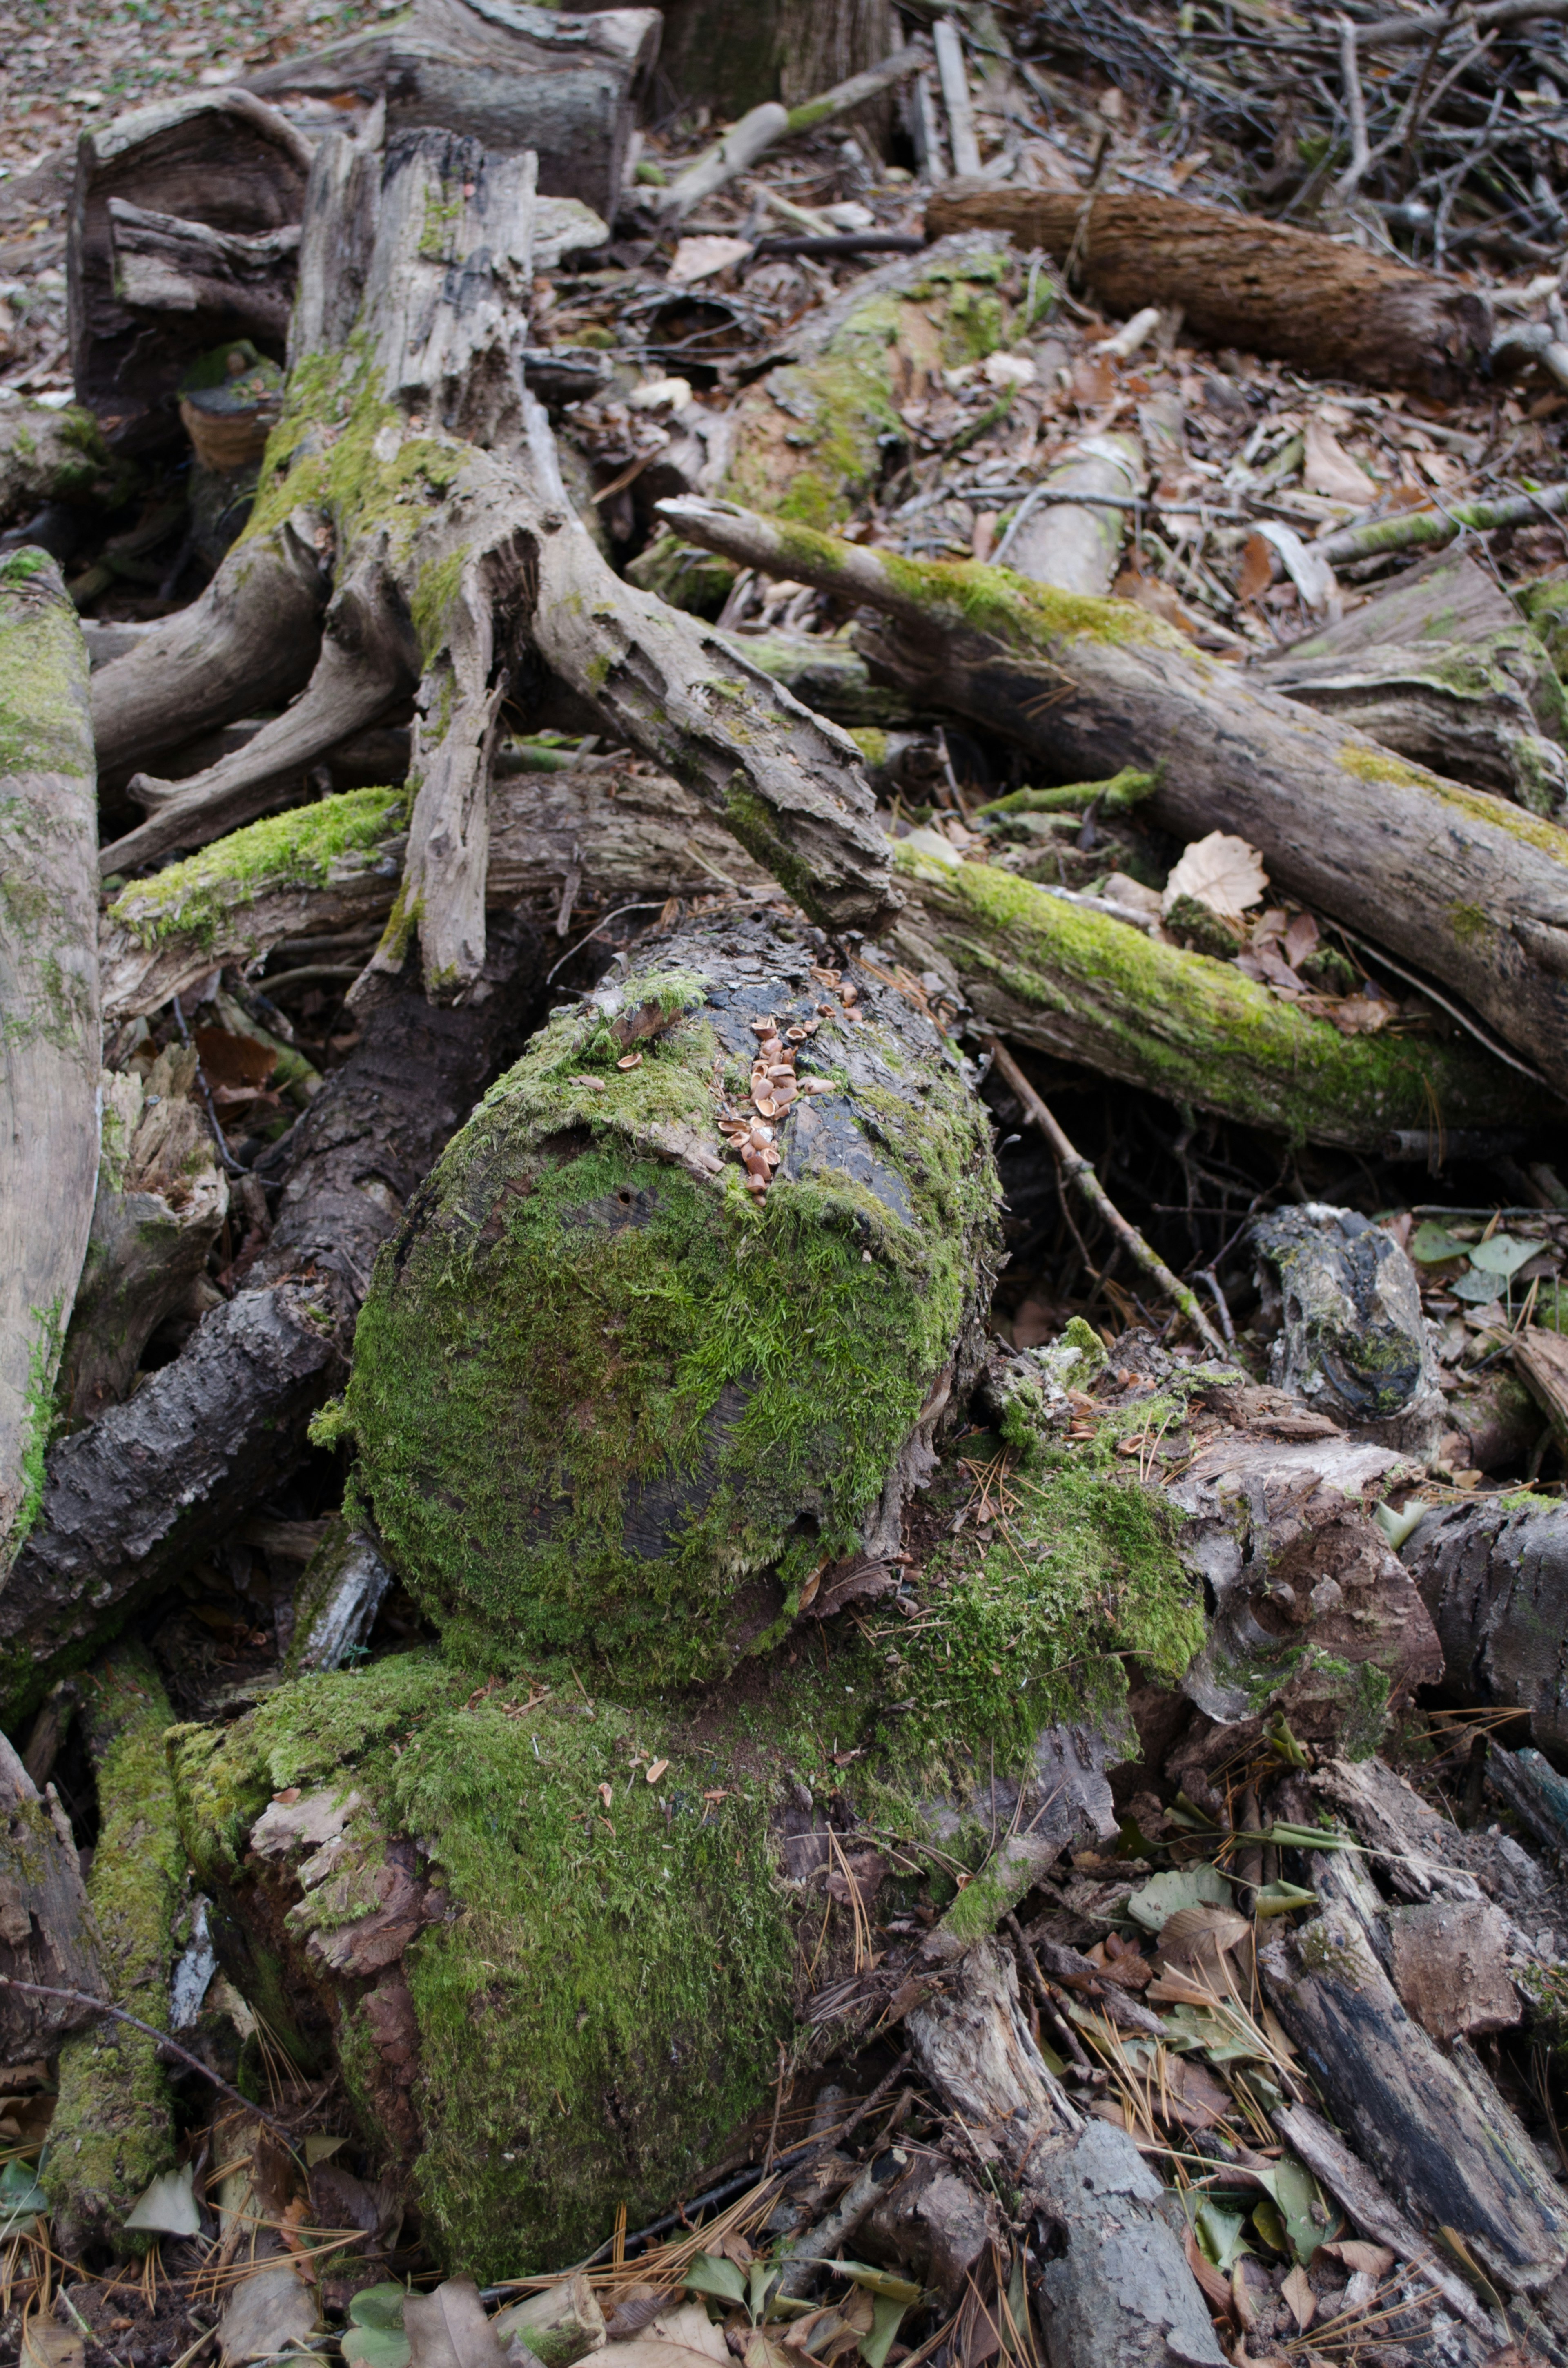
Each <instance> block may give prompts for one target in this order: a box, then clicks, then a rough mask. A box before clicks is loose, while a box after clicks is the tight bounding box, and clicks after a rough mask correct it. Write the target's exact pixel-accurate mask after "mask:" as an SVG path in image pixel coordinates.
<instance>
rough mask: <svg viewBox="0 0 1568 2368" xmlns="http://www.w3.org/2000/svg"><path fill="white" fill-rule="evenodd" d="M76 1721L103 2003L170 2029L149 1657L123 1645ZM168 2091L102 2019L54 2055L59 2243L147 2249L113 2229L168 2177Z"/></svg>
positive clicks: (167, 1789) (169, 1717)
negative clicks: (93, 1790) (91, 1837)
mask: <svg viewBox="0 0 1568 2368" xmlns="http://www.w3.org/2000/svg"><path fill="white" fill-rule="evenodd" d="M78 1715H79V1716H80V1717H81V1719H82V1721H83V1723H84V1725H85V1730H86V1736H87V1745H88V1748H89V1750H90V1752H91V1754H92V1759H93V1770H94V1774H95V1777H96V1778H97V1793H98V1812H99V1826H98V1839H97V1848H96V1850H94V1852H93V1865H92V1872H91V1873H90V1874H89V1875H88V1877H87V1897H88V1900H89V1901H90V1903H91V1906H92V1909H93V1914H94V1916H95V1918H97V1926H98V1930H99V1933H100V1935H101V1936H102V1945H101V1960H102V1964H103V1971H104V1976H105V1980H106V1982H107V1984H108V1996H109V1997H110V1998H112V2000H113V2002H114V2004H115V2005H116V2006H119V2007H123V2008H124V2009H125V2011H126V2012H127V2013H128V2014H133V2015H136V2016H138V2017H139V2018H140V2019H141V2021H143V2022H150V2023H152V2024H153V2028H154V2029H155V2030H160V2031H161V2030H164V2029H165V2028H166V2026H167V2017H168V2011H169V1977H170V1974H171V1971H172V1968H173V1964H174V1959H175V1954H176V1946H175V1935H174V1926H175V1915H176V1908H177V1907H178V1905H179V1900H180V1894H181V1890H182V1887H183V1885H184V1883H185V1878H186V1855H185V1849H184V1846H183V1844H182V1842H181V1840H180V1835H179V1827H178V1824H177V1822H176V1816H175V1804H174V1788H173V1785H172V1782H171V1781H170V1777H169V1770H168V1765H167V1761H166V1759H165V1754H164V1736H165V1732H166V1731H167V1729H168V1727H169V1726H170V1725H172V1723H173V1713H172V1712H171V1711H170V1709H169V1705H168V1699H167V1697H166V1695H165V1692H164V1689H163V1683H162V1681H161V1679H159V1677H158V1675H157V1672H156V1671H155V1669H154V1668H153V1664H152V1662H151V1660H150V1659H149V1658H148V1656H147V1655H146V1653H145V1652H144V1651H142V1649H141V1647H140V1646H135V1645H133V1646H130V1647H128V1648H126V1649H124V1650H122V1651H119V1652H117V1653H115V1654H113V1655H112V1656H110V1657H109V1658H108V1660H106V1661H103V1662H101V1663H100V1664H99V1665H98V1667H97V1668H95V1669H94V1670H93V1671H92V1672H91V1673H90V1675H88V1676H87V1677H85V1679H83V1680H82V1686H81V1705H80V1710H79V1713H78ZM174 2158H175V2150H174V2130H173V2126H172V2123H171V2120H170V2099H169V2089H168V2080H167V2078H166V2076H165V2072H164V2068H163V2066H162V2065H161V2064H160V2063H159V2061H158V2043H157V2041H156V2040H155V2039H153V2038H150V2037H149V2036H148V2034H147V2033H146V2032H142V2031H136V2030H133V2029H132V2028H131V2026H130V2025H129V2024H127V2023H123V2022H119V2021H113V2020H112V2019H110V2018H105V2019H104V2020H103V2021H101V2022H100V2023H99V2024H98V2025H97V2028H96V2029H95V2030H92V2031H86V2032H81V2033H80V2034H79V2035H78V2036H77V2037H75V2038H74V2039H70V2040H67V2042H66V2043H65V2045H64V2046H63V2047H62V2049H61V2052H60V2101H59V2103H58V2104H57V2105H56V2107H55V2109H54V2120H53V2122H52V2123H51V2130H50V2147H49V2154H48V2158H47V2162H46V2164H45V2168H44V2171H43V2180H44V2185H45V2187H46V2189H47V2191H48V2193H49V2198H50V2202H51V2205H52V2207H53V2210H54V2215H55V2219H54V2231H55V2242H56V2244H57V2245H58V2246H59V2247H60V2248H61V2249H62V2251H63V2252H64V2254H65V2255H66V2258H67V2259H68V2260H81V2258H82V2253H83V2248H84V2247H85V2246H89V2245H91V2246H99V2245H108V2246H111V2247H112V2248H113V2249H114V2250H115V2252H116V2253H119V2254H123V2252H125V2251H126V2250H127V2249H129V2250H131V2251H139V2250H145V2248H146V2245H147V2242H148V2240H147V2238H146V2237H136V2236H134V2235H127V2234H126V2232H125V2231H124V2229H123V2227H122V2226H121V2224H122V2222H123V2221H124V2218H125V2215H126V2214H127V2213H128V2212H129V2211H130V2209H131V2205H132V2204H133V2203H135V2201H136V2199H137V2197H138V2196H139V2195H140V2194H141V2192H142V2189H143V2188H144V2187H145V2186H146V2185H147V2183H148V2181H149V2180H153V2179H155V2178H156V2177H157V2176H158V2173H159V2172H160V2171H163V2170H168V2169H171V2168H172V2167H173V2164H174Z"/></svg>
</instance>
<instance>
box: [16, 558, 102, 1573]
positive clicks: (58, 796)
mask: <svg viewBox="0 0 1568 2368" xmlns="http://www.w3.org/2000/svg"><path fill="white" fill-rule="evenodd" d="M96 789H97V776H96V773H95V770H94V763H93V740H92V732H91V728H90V726H89V723H88V718H87V654H86V651H85V647H84V646H83V642H82V631H81V627H80V626H79V625H78V624H77V622H76V612H75V610H74V609H73V607H72V606H71V603H70V601H69V599H68V598H66V594H65V588H64V586H63V585H62V583H61V580H60V572H59V570H58V568H57V567H56V566H55V564H54V562H53V561H52V560H51V559H50V558H49V557H48V556H47V555H46V554H45V553H44V552H41V551H35V550H32V549H26V550H22V551H18V552H15V553H14V554H13V555H12V556H11V557H10V558H8V559H4V560H0V1127H3V1131H4V1139H5V1144H6V1164H5V1169H4V1174H3V1177H0V1583H3V1581H4V1576H5V1573H6V1571H7V1570H8V1569H9V1567H10V1565H11V1564H12V1562H13V1560H14V1558H15V1556H16V1554H17V1549H18V1548H19V1546H20V1545H21V1543H22V1541H23V1539H24V1538H25V1537H26V1535H27V1533H28V1529H29V1528H30V1526H31V1524H32V1521H33V1519H34V1516H35V1515H36V1513H37V1511H38V1507H39V1499H40V1494H41V1491H42V1486H43V1455H44V1449H45V1447H46V1446H47V1444H48V1441H49V1433H50V1427H51V1420H52V1407H53V1395H52V1393H53V1388H54V1375H55V1369H56V1366H57V1364H58V1362H59V1359H60V1346H61V1342H62V1339H63V1338H64V1333H65V1324H66V1319H67V1318H68V1316H69V1315H70V1313H71V1302H72V1299H73V1296H74V1292H75V1289H76V1279H77V1277H78V1275H79V1274H80V1272H81V1269H82V1255H83V1252H84V1251H85V1248H86V1244H87V1229H88V1227H89V1226H90V1224H92V1219H93V1192H94V1186H95V1182H96V1178H97V1162H98V1114H97V1087H98V1049H99V1048H98V946H97V897H96V894H95V885H96V882H95V874H96V871H97V800H96V795H95V792H96Z"/></svg>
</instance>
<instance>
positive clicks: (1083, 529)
mask: <svg viewBox="0 0 1568 2368" xmlns="http://www.w3.org/2000/svg"><path fill="white" fill-rule="evenodd" d="M1146 474H1147V470H1146V466H1145V462H1144V458H1143V448H1142V444H1140V442H1139V440H1138V438H1137V437H1136V436H1128V435H1118V434H1114V433H1112V434H1107V435H1104V436H1085V437H1082V438H1080V439H1079V441H1078V442H1077V443H1076V444H1075V445H1074V446H1072V447H1070V448H1069V450H1068V451H1067V452H1066V453H1065V454H1064V455H1063V457H1062V459H1061V460H1060V461H1057V463H1056V464H1055V466H1054V467H1053V468H1051V469H1049V470H1048V471H1047V472H1046V473H1045V475H1044V477H1042V478H1041V480H1040V484H1041V487H1042V488H1043V490H1044V492H1046V493H1048V494H1049V495H1050V496H1051V499H1050V500H1049V501H1047V500H1041V501H1040V502H1038V503H1036V502H1031V499H1030V497H1029V495H1025V497H1024V500H1023V502H1022V503H1021V504H1020V505H1019V507H1018V511H1017V516H1016V517H1015V518H1014V520H1013V523H1012V525H1011V526H1010V527H1009V528H1008V529H1007V532H1006V536H1005V537H1004V538H1003V541H1002V542H1001V544H1000V545H999V546H998V549H997V552H996V558H997V561H998V563H1000V562H1002V561H1004V560H1005V561H1006V564H1007V565H1008V566H1009V567H1012V568H1016V569H1017V573H1018V574H1019V575H1031V576H1033V577H1034V579H1035V581H1036V582H1037V583H1040V584H1053V585H1055V586H1056V587H1057V589H1058V590H1059V591H1062V592H1091V593H1096V594H1104V593H1107V592H1108V591H1109V590H1110V587H1111V585H1112V582H1113V581H1114V579H1115V576H1116V570H1117V563H1118V561H1119V558H1120V555H1121V544H1122V537H1123V535H1124V534H1125V532H1126V523H1127V512H1126V511H1125V510H1121V509H1117V508H1115V507H1112V506H1111V505H1112V503H1113V502H1114V501H1117V500H1123V501H1125V500H1128V499H1130V498H1131V496H1132V495H1137V494H1141V493H1142V491H1143V484H1144V479H1145V476H1146ZM1071 494H1095V495H1101V496H1104V497H1107V498H1105V499H1104V500H1103V502H1102V503H1101V504H1100V505H1098V506H1096V505H1095V504H1093V503H1083V504H1080V503H1075V502H1073V501H1070V500H1069V499H1068V498H1067V496H1068V495H1071Z"/></svg>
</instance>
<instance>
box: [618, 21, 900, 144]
mask: <svg viewBox="0 0 1568 2368" xmlns="http://www.w3.org/2000/svg"><path fill="white" fill-rule="evenodd" d="M658 5H659V14H660V16H661V17H662V18H663V20H664V38H663V40H662V41H661V43H660V47H659V78H660V82H661V84H662V85H665V87H666V88H667V89H669V90H670V91H672V92H673V93H675V94H676V96H678V97H679V98H680V99H681V100H682V101H683V102H684V103H685V104H686V105H687V106H701V105H704V104H706V105H707V106H710V107H711V108H713V110H714V111H715V113H716V114H717V115H718V116H719V117H720V119H721V120H724V119H726V118H727V119H729V120H733V119H734V118H735V117H737V116H740V115H743V114H744V113H745V111H746V110H747V109H748V108H755V107H760V106H762V105H763V104H764V103H765V102H766V101H767V100H768V99H778V100H781V101H782V102H783V104H784V106H785V107H786V108H793V107H797V106H799V105H801V103H802V102H803V101H806V100H809V99H812V98H814V97H816V95H817V93H818V92H819V91H822V90H825V89H827V87H828V86H829V85H830V84H834V83H839V82H843V81H845V80H846V79H847V77H848V76H849V75H851V74H859V73H860V72H861V71H862V70H863V69H864V68H866V67H868V66H875V65H879V64H880V63H881V61H882V60H883V59H884V58H885V57H886V56H887V55H888V52H889V51H891V50H892V47H893V45H894V42H895V40H896V39H897V31H898V28H897V24H896V21H895V18H894V17H893V13H892V9H891V7H890V6H888V0H837V5H832V6H824V0H760V5H757V0H658Z"/></svg>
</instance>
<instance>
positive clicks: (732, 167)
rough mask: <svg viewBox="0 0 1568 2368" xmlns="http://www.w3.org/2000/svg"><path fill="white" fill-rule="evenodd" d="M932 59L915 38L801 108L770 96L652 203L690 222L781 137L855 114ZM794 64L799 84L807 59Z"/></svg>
mask: <svg viewBox="0 0 1568 2368" xmlns="http://www.w3.org/2000/svg"><path fill="white" fill-rule="evenodd" d="M788 63H789V64H790V65H792V66H793V67H794V69H795V75H796V78H797V86H798V76H799V72H800V63H801V62H800V61H799V60H796V59H789V60H788ZM927 63H929V52H928V51H926V50H925V49H924V48H922V47H921V46H920V44H919V43H917V42H914V41H912V42H910V43H909V44H908V45H907V46H906V47H905V48H903V49H899V50H895V51H893V52H892V55H891V56H890V57H886V58H883V59H881V60H880V61H879V62H878V63H875V64H872V65H867V66H865V67H863V68H862V69H861V71H860V72H859V73H858V74H851V75H850V76H849V77H848V78H847V80H846V81H844V82H840V83H835V85H834V86H833V88H832V89H831V90H824V91H823V92H822V93H821V94H820V96H819V95H816V94H813V95H812V97H806V98H802V99H801V103H800V104H799V105H798V106H796V107H783V106H780V105H779V103H778V100H777V99H765V100H764V101H763V102H762V104H761V105H760V106H759V107H754V108H752V109H751V110H750V111H749V113H747V114H745V115H744V116H742V118H741V120H740V121H739V122H738V123H734V124H732V126H731V127H730V129H729V130H728V131H726V132H725V133H724V136H723V138H722V140H718V141H716V142H714V144H713V146H712V147H711V148H710V149H707V150H705V151H704V153H703V154H701V155H700V156H698V157H696V158H694V159H693V161H692V162H691V163H690V164H689V165H687V166H686V168H685V169H684V171H682V172H680V173H678V174H677V175H676V178H675V179H674V180H673V181H672V182H671V183H670V184H669V186H668V188H662V189H653V190H650V191H649V192H648V193H647V198H646V202H647V203H648V205H649V206H650V207H651V209H652V211H653V212H654V213H655V214H657V215H658V216H660V217H661V219H663V220H664V221H665V222H684V221H685V219H686V217H687V214H689V213H690V212H691V211H693V209H694V208H695V207H697V206H699V204H701V203H702V201H703V200H704V199H707V198H710V197H712V196H713V195H714V193H715V192H716V191H717V190H719V189H722V188H724V187H725V186H726V185H727V184H728V183H729V182H731V181H733V180H734V179H735V178H736V176H738V175H739V174H741V173H744V171H746V169H747V167H748V166H750V165H755V164H756V160H757V158H758V157H759V156H761V155H763V154H766V152H767V150H768V149H769V148H771V147H773V146H775V145H776V143H777V142H778V141H780V140H788V139H790V137H791V136H796V135H799V134H800V133H801V132H805V131H820V130H821V129H822V127H823V126H824V124H827V123H835V122H836V121H837V120H838V119H839V118H840V117H841V116H845V115H851V114H853V113H854V112H855V111H856V109H857V108H862V107H864V106H865V105H866V103H867V101H868V100H869V99H874V98H878V97H881V93H882V92H883V91H885V90H892V88H894V87H895V85H897V84H899V83H901V82H907V81H908V79H909V77H910V75H911V74H918V73H919V71H920V69H921V67H922V66H924V65H926V64H927Z"/></svg>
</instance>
